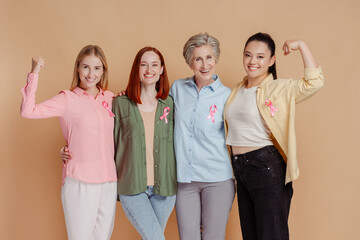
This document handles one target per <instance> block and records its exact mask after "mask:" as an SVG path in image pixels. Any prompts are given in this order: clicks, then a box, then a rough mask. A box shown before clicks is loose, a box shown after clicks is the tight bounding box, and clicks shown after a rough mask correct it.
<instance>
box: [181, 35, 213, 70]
mask: <svg viewBox="0 0 360 240" xmlns="http://www.w3.org/2000/svg"><path fill="white" fill-rule="evenodd" d="M203 45H209V46H211V48H212V50H213V52H214V55H215V60H216V62H217V61H218V59H219V57H220V42H219V41H218V40H217V39H216V38H215V37H213V36H211V35H209V34H208V33H198V34H196V35H194V36H192V37H190V38H189V40H187V42H186V43H185V45H184V49H183V56H184V58H185V61H186V63H187V64H188V65H189V66H191V60H192V57H193V50H194V48H196V47H201V46H203Z"/></svg>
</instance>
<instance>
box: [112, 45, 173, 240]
mask: <svg viewBox="0 0 360 240" xmlns="http://www.w3.org/2000/svg"><path fill="white" fill-rule="evenodd" d="M168 94H169V81H168V78H167V73H166V67H165V62H164V58H163V56H162V54H161V53H160V52H159V51H158V50H157V49H156V48H153V47H145V48H143V49H141V50H140V51H139V52H138V53H137V55H136V57H135V60H134V62H133V66H132V69H131V73H130V78H129V82H128V86H127V88H126V96H118V97H116V98H115V99H114V101H113V112H114V113H115V116H116V117H115V126H114V139H115V161H116V167H117V176H118V199H119V200H120V202H121V205H122V207H123V209H124V212H125V214H126V216H127V217H128V219H129V220H130V222H131V223H132V224H133V226H134V227H135V228H136V230H137V231H138V232H139V234H140V235H141V237H142V239H154V240H161V239H165V237H164V230H165V226H166V223H167V220H168V218H169V216H170V214H171V212H172V210H173V208H174V205H175V198H176V195H175V194H176V190H177V180H176V166H175V154H174V140H173V128H174V118H173V115H174V103H173V99H172V97H170V96H169V95H168Z"/></svg>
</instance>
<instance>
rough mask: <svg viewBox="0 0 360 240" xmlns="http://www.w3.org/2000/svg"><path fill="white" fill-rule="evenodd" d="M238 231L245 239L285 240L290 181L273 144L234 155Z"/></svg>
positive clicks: (290, 194)
mask: <svg viewBox="0 0 360 240" xmlns="http://www.w3.org/2000/svg"><path fill="white" fill-rule="evenodd" d="M232 165H233V170H234V175H235V178H236V183H237V186H236V187H237V196H238V204H239V214H240V223H241V231H242V235H243V239H244V240H288V239H289V230H288V217H289V211H290V203H291V198H292V195H293V188H292V183H291V182H290V183H288V184H286V185H285V172H286V163H285V162H284V159H283V158H282V156H281V155H280V153H279V152H278V150H277V149H276V148H275V147H274V146H266V147H263V148H260V149H258V150H255V151H251V152H248V153H244V154H239V155H233V156H232Z"/></svg>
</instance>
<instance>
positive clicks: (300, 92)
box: [295, 67, 324, 103]
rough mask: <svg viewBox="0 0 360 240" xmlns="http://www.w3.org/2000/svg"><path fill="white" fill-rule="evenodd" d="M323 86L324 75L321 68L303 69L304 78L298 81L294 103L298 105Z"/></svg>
mask: <svg viewBox="0 0 360 240" xmlns="http://www.w3.org/2000/svg"><path fill="white" fill-rule="evenodd" d="M323 86H324V75H323V73H322V70H321V67H318V68H305V72H304V77H303V78H302V79H300V80H298V84H297V88H296V97H295V101H296V103H300V102H302V101H304V100H306V99H308V98H309V97H311V96H312V95H314V94H315V93H316V92H317V91H319V90H320V89H321V88H322V87H323Z"/></svg>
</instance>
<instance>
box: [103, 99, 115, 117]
mask: <svg viewBox="0 0 360 240" xmlns="http://www.w3.org/2000/svg"><path fill="white" fill-rule="evenodd" d="M102 105H103V107H104V108H105V109H106V110H108V112H109V114H110V117H115V115H114V114H113V113H112V111H111V110H110V108H109V104H108V103H107V102H106V101H103V102H102Z"/></svg>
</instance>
